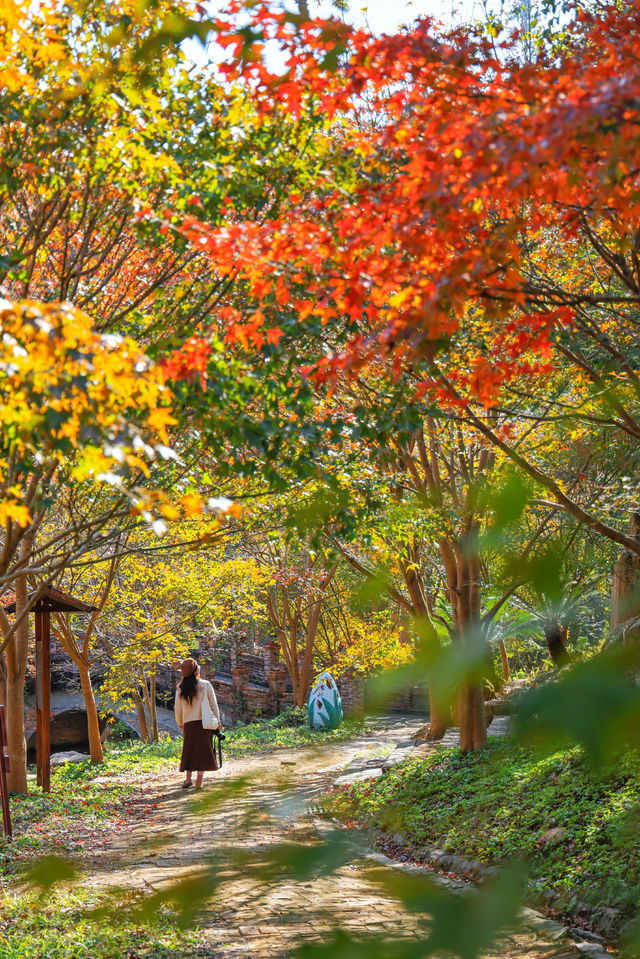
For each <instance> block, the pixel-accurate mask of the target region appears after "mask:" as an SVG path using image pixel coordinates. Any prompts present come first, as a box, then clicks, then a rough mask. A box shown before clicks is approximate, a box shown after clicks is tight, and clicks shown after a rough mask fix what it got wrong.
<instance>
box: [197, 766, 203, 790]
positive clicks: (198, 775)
mask: <svg viewBox="0 0 640 959" xmlns="http://www.w3.org/2000/svg"><path fill="white" fill-rule="evenodd" d="M203 776H204V772H203V770H202V769H199V770H198V771H197V772H196V789H200V786H201V785H202V777H203Z"/></svg>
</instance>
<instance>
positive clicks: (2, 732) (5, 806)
mask: <svg viewBox="0 0 640 959" xmlns="http://www.w3.org/2000/svg"><path fill="white" fill-rule="evenodd" d="M6 745H7V726H6V723H5V719H4V706H0V799H1V800H2V825H3V826H4V832H5V836H8V837H9V839H11V838H12V836H13V829H12V828H11V810H10V808H9V789H8V786H7V773H8V772H9V757H8V756H7V754H6V753H5V751H4V749H5V746H6Z"/></svg>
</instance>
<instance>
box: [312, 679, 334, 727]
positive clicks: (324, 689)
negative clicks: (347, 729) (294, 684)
mask: <svg viewBox="0 0 640 959" xmlns="http://www.w3.org/2000/svg"><path fill="white" fill-rule="evenodd" d="M307 716H308V717H309V725H310V726H311V728H312V729H336V728H337V727H338V726H339V725H340V723H341V722H342V719H343V716H342V697H341V696H340V693H339V692H338V687H337V686H336V681H335V679H334V678H333V676H332V675H331V673H327V672H324V673H320V675H319V676H318V678H317V679H316V681H315V683H314V684H313V687H312V689H311V692H310V693H309V703H308V708H307Z"/></svg>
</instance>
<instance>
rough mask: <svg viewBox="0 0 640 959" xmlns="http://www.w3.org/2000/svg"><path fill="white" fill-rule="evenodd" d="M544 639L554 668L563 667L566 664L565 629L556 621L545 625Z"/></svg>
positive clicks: (550, 621)
mask: <svg viewBox="0 0 640 959" xmlns="http://www.w3.org/2000/svg"><path fill="white" fill-rule="evenodd" d="M544 637H545V639H546V641H547V648H548V650H549V655H550V656H551V662H552V663H553V665H554V666H564V664H565V663H566V662H567V659H568V656H567V645H566V644H567V627H566V626H563V625H562V623H561V622H560V621H559V620H557V619H551V620H549V622H547V623H545V627H544Z"/></svg>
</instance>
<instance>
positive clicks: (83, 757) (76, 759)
mask: <svg viewBox="0 0 640 959" xmlns="http://www.w3.org/2000/svg"><path fill="white" fill-rule="evenodd" d="M86 762H91V756H89V754H88V753H77V752H76V751H75V750H74V749H70V750H69V751H68V752H66V753H54V754H53V756H52V757H51V761H50V763H49V765H50V766H52V767H55V766H64V764H65V763H86Z"/></svg>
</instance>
